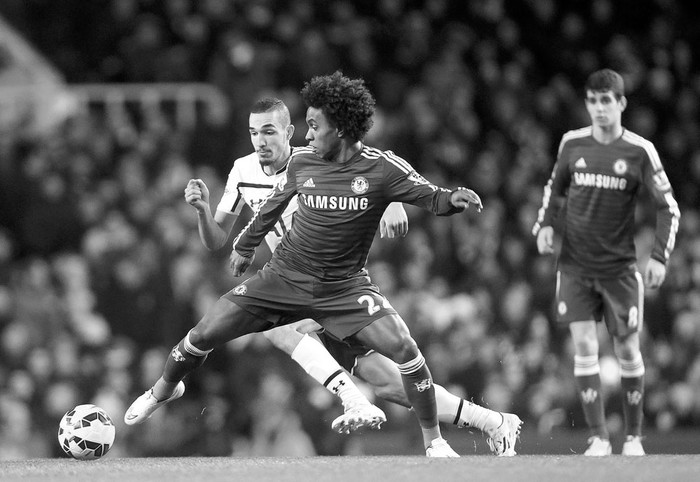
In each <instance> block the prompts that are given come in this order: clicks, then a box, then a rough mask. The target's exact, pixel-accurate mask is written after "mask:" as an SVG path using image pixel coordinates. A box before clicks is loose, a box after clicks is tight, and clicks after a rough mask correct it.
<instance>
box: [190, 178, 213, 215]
mask: <svg viewBox="0 0 700 482" xmlns="http://www.w3.org/2000/svg"><path fill="white" fill-rule="evenodd" d="M185 201H187V202H188V203H189V204H191V205H192V206H194V208H195V209H196V210H197V211H199V212H200V213H202V212H204V211H205V210H206V208H207V207H209V188H207V185H206V184H204V181H202V180H201V179H190V180H189V181H188V182H187V187H186V188H185Z"/></svg>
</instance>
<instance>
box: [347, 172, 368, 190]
mask: <svg viewBox="0 0 700 482" xmlns="http://www.w3.org/2000/svg"><path fill="white" fill-rule="evenodd" d="M350 189H352V192H354V193H355V194H364V193H366V192H367V190H368V189H369V182H368V181H367V179H365V178H364V177H362V176H357V177H356V178H355V179H353V180H352V182H351V183H350Z"/></svg>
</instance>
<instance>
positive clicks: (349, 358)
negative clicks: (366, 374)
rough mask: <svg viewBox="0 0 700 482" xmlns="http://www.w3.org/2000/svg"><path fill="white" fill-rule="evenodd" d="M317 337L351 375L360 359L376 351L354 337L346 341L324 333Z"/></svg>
mask: <svg viewBox="0 0 700 482" xmlns="http://www.w3.org/2000/svg"><path fill="white" fill-rule="evenodd" d="M317 335H318V338H319V339H320V340H321V343H323V346H325V347H326V350H328V353H330V354H331V355H332V356H333V358H335V360H336V361H337V362H338V364H339V365H340V366H341V367H343V368H345V369H346V370H347V371H349V372H350V373H353V372H354V370H355V367H356V366H357V359H358V358H360V357H363V356H367V355H369V354H370V353H372V352H373V351H374V350H372V349H371V348H367V347H366V346H364V345H361V344H360V343H359V342H357V341H355V340H354V339H353V338H352V337H350V338H348V339H347V340H344V341H338V340H336V339H334V338H333V337H331V336H328V335H327V334H326V333H323V332H321V333H317Z"/></svg>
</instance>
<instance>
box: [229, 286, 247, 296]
mask: <svg viewBox="0 0 700 482" xmlns="http://www.w3.org/2000/svg"><path fill="white" fill-rule="evenodd" d="M247 292H248V287H247V286H246V285H238V286H236V287H235V288H233V294H234V295H239V296H241V295H244V294H246V293H247Z"/></svg>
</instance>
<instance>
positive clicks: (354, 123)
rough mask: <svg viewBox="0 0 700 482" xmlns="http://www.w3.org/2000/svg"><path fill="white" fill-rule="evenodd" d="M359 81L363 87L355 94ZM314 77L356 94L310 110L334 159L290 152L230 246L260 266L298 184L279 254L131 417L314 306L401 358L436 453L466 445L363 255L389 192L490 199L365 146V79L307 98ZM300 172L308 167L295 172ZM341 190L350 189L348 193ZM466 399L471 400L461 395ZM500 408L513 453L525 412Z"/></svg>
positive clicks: (172, 363) (190, 340)
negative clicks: (453, 434) (257, 257)
mask: <svg viewBox="0 0 700 482" xmlns="http://www.w3.org/2000/svg"><path fill="white" fill-rule="evenodd" d="M314 83H315V84H314ZM314 85H315V87H313V86H314ZM358 87H359V89H358V91H359V92H360V94H361V95H360V96H359V97H356V96H355V94H357V91H355V89H356V88H358ZM316 88H318V89H319V90H318V91H317V92H320V91H322V90H324V89H338V90H340V91H344V94H349V95H348V96H346V97H342V96H341V97H330V98H329V99H330V100H331V101H332V102H339V103H341V104H342V103H346V104H348V105H347V106H341V107H345V111H347V112H350V113H351V115H350V118H347V119H338V118H336V114H337V113H338V112H339V111H340V110H336V109H337V108H338V107H339V106H336V105H328V106H326V107H325V108H322V107H318V108H314V107H309V110H308V114H309V115H312V116H313V117H309V115H307V119H308V123H309V126H310V128H309V133H308V134H307V138H309V140H311V141H312V142H311V145H313V146H314V147H315V148H316V149H317V150H318V154H320V155H321V156H325V157H326V159H328V160H325V159H322V158H320V157H318V156H317V155H316V154H314V153H313V152H312V151H311V149H308V148H302V149H295V150H294V152H292V156H291V161H290V162H289V164H288V165H287V169H286V172H285V173H284V175H283V180H282V181H281V182H280V183H279V184H278V187H277V189H276V190H275V191H273V193H274V196H273V197H271V198H270V200H268V201H267V202H266V203H265V204H263V206H261V208H260V210H259V211H258V213H257V214H256V216H255V217H254V219H253V221H252V222H251V224H250V225H249V226H248V229H247V230H246V231H245V232H244V233H242V234H241V236H239V238H238V239H237V244H236V249H238V250H240V251H241V253H242V254H239V253H237V252H234V253H232V255H231V264H232V269H233V271H234V275H240V274H242V272H243V271H245V269H246V268H247V267H248V266H249V265H250V263H251V262H252V258H253V252H254V247H255V246H257V244H259V243H260V242H261V241H262V238H263V237H264V236H265V235H266V233H267V232H268V231H269V230H270V229H272V227H273V226H274V225H275V224H276V223H277V222H278V220H279V219H280V216H281V215H282V213H283V212H284V211H285V209H286V208H287V207H288V205H289V203H291V202H293V201H294V200H296V194H297V191H298V192H299V193H300V194H301V198H300V199H301V202H300V203H299V208H298V210H297V212H296V214H295V217H294V225H293V227H292V229H291V230H290V231H288V233H287V235H285V236H284V237H283V238H282V242H281V244H280V246H279V247H278V248H277V249H276V250H275V252H274V254H273V258H272V261H271V262H270V263H269V264H268V265H266V267H265V268H263V269H262V270H261V271H259V272H258V274H257V275H255V276H253V277H252V278H251V279H249V280H247V281H246V282H244V283H242V284H240V285H239V286H237V287H236V288H234V289H233V290H232V291H231V292H229V293H227V294H226V295H224V296H223V297H222V298H221V299H220V300H219V301H218V302H217V303H216V304H215V306H214V307H213V309H212V310H210V311H209V313H208V314H207V315H205V317H204V318H203V319H202V320H201V321H200V322H199V323H198V325H197V326H196V327H195V328H194V329H192V330H191V331H190V332H189V333H188V335H187V336H186V337H185V339H183V340H182V341H181V342H180V344H179V345H178V347H176V348H177V351H178V353H179V354H182V355H183V356H178V357H176V358H173V357H171V358H169V359H168V362H167V363H166V367H165V370H164V374H163V377H162V378H161V379H160V380H158V382H157V383H156V385H155V386H154V387H153V389H152V391H149V392H147V393H146V394H144V395H143V396H142V397H140V398H139V399H137V401H136V402H135V403H134V404H133V405H132V407H131V408H130V409H129V411H128V412H127V417H129V416H130V415H131V416H132V417H133V418H134V419H137V420H141V419H145V418H147V417H148V416H150V414H151V413H152V412H153V410H155V409H156V408H157V407H158V406H160V405H162V404H163V403H166V402H168V401H170V400H173V399H175V398H178V397H179V396H181V394H182V392H183V391H184V385H183V384H182V383H181V382H180V380H181V379H182V378H183V377H184V376H185V375H186V374H187V373H189V372H190V371H191V370H193V369H194V368H196V367H197V366H199V365H200V364H201V363H203V361H204V358H205V357H206V354H207V353H208V352H209V351H211V349H213V347H214V346H217V345H219V344H221V343H223V342H226V341H228V340H230V339H233V338H236V337H238V336H241V335H243V334H246V333H250V332H255V331H263V330H267V329H269V328H272V327H273V326H276V325H278V324H281V325H283V324H289V323H291V322H294V321H296V320H300V319H304V318H307V317H312V318H314V319H316V320H318V321H319V322H320V323H321V325H323V327H324V329H325V335H326V336H329V335H330V336H331V337H332V339H333V340H334V341H336V342H339V343H341V342H343V341H344V340H347V341H350V342H353V343H355V344H364V345H367V346H369V347H372V348H374V349H375V350H377V351H379V352H382V353H384V354H386V355H388V356H390V357H391V358H392V359H393V360H394V361H395V362H397V363H399V366H398V369H396V367H395V365H393V364H392V367H393V370H396V371H397V372H399V373H400V377H401V378H402V380H403V385H404V389H405V390H406V392H407V393H405V394H404V395H407V399H408V400H410V403H408V402H407V403H405V405H407V406H411V407H413V408H414V410H415V411H416V413H417V414H418V416H419V420H420V422H421V426H422V428H423V435H424V442H425V445H426V453H427V454H428V455H429V456H443V457H444V456H457V454H456V453H454V451H453V450H452V449H451V448H450V447H449V445H448V444H447V443H446V442H445V441H444V440H443V439H442V437H441V436H440V430H439V427H438V425H437V413H436V407H435V390H436V389H435V387H434V385H433V383H432V379H431V377H430V373H429V371H428V368H427V366H426V365H425V360H424V359H423V357H422V355H421V354H420V351H419V350H418V348H417V347H416V346H415V342H414V341H413V340H412V338H411V337H410V335H409V333H408V330H407V328H406V326H405V324H404V323H403V320H401V318H400V317H399V316H398V314H396V312H395V311H394V310H393V308H391V306H390V305H389V303H388V302H387V301H386V300H385V299H384V298H383V296H381V294H380V293H379V291H378V289H377V288H376V286H374V285H373V284H371V281H370V280H369V277H368V276H367V273H366V271H365V270H364V263H365V261H366V255H367V252H368V250H369V246H370V245H371V241H372V239H373V237H374V233H375V231H376V227H377V224H378V222H379V219H380V217H381V215H382V213H383V212H384V209H385V208H386V207H387V205H388V204H389V203H390V202H391V201H392V199H390V196H393V197H395V198H396V201H404V200H405V201H407V202H413V203H415V204H418V205H422V206H424V207H429V208H432V210H433V211H435V212H436V213H439V214H453V213H455V212H459V211H461V210H463V209H464V208H466V207H467V206H468V205H469V203H475V204H478V205H479V207H480V201H479V199H478V196H476V194H474V193H473V192H472V191H469V190H457V191H452V192H451V191H448V190H444V189H439V188H437V187H435V186H433V185H430V184H429V183H427V181H425V180H424V179H423V178H421V177H420V176H418V175H417V174H416V173H415V171H413V170H412V169H410V166H408V164H407V163H406V162H405V161H403V160H401V159H400V158H398V157H396V156H394V155H393V154H391V153H383V152H381V151H378V150H375V149H371V148H366V147H364V146H362V144H361V142H360V140H359V139H361V138H362V137H363V136H364V134H365V133H366V132H367V130H368V129H369V127H370V126H371V115H372V112H373V99H372V98H371V95H370V94H369V92H367V91H366V90H365V89H364V84H363V82H362V81H350V80H349V79H347V78H345V77H343V76H342V75H341V74H339V73H337V74H335V75H334V76H329V77H324V78H315V79H314V80H312V83H311V84H307V87H305V92H306V95H307V97H306V99H307V100H308V99H309V97H308V95H310V94H311V92H312V91H315V89H316ZM353 92H354V93H353ZM353 104H355V105H353ZM323 112H328V113H329V116H331V117H330V118H331V119H333V123H334V124H335V125H338V126H342V125H346V126H347V128H346V129H345V130H344V131H343V129H340V128H338V127H333V126H332V125H331V124H330V122H329V119H326V118H325V114H324V113H323ZM320 126H323V127H324V134H326V136H327V135H328V133H329V132H331V131H333V130H335V133H336V136H335V139H334V138H333V137H332V136H327V137H326V139H325V140H324V139H321V140H320V141H319V140H318V139H317V138H316V137H315V134H313V132H314V131H315V130H316V129H318V128H319V127H320ZM338 149H339V150H338ZM338 161H342V163H341V162H338ZM297 166H298V167H299V169H298V170H297ZM358 174H364V175H366V176H367V177H365V176H363V175H358ZM387 174H388V175H387ZM290 175H291V176H294V178H296V179H299V177H298V176H299V175H304V176H305V178H304V179H302V180H299V182H294V181H293V180H292V178H291V177H290ZM285 179H286V182H285ZM343 180H344V181H343ZM341 186H343V187H342V188H341ZM341 190H342V191H345V190H347V191H346V192H345V194H343V195H339V193H340V191H341ZM324 192H325V193H326V194H321V193H324ZM315 193H319V194H318V195H317V194H315ZM315 196H320V197H315ZM315 223H319V224H315ZM242 243H243V244H242ZM245 243H248V245H247V246H245ZM180 345H182V346H180ZM377 355H378V353H377ZM182 358H184V360H182ZM369 358H370V357H367V359H369ZM178 360H179V361H178ZM455 398H456V397H455ZM158 400H162V401H161V402H158ZM457 400H459V399H457ZM456 405H458V406H459V405H462V403H461V400H460V402H459V403H457V404H456ZM480 408H481V407H480ZM482 410H485V409H483V408H482ZM489 412H490V411H489ZM493 413H494V414H496V415H497V416H498V417H499V419H500V420H499V423H498V425H499V426H501V427H509V428H510V427H511V425H515V427H512V428H510V429H509V430H503V429H501V433H506V434H505V435H504V436H503V438H504V440H500V441H498V440H496V441H495V442H494V443H495V444H498V445H499V446H500V448H497V449H496V450H500V451H502V453H506V452H508V454H509V455H510V454H512V453H514V451H512V450H511V449H512V446H513V445H514V443H515V442H514V439H515V437H516V436H517V430H519V425H520V420H519V419H517V417H515V416H512V417H514V418H515V419H513V418H511V417H508V418H505V419H504V418H503V417H501V416H500V414H497V413H495V412H493ZM489 415H490V414H489ZM513 432H514V433H513Z"/></svg>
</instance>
